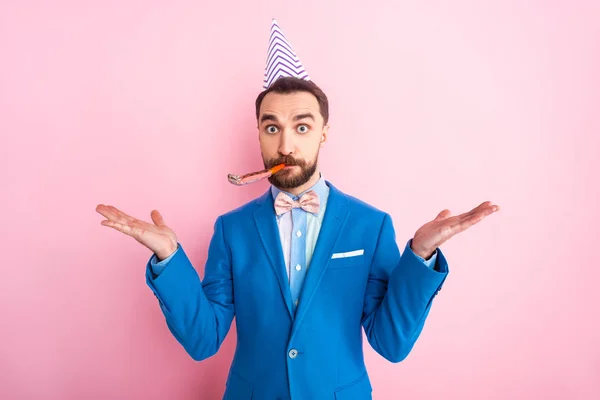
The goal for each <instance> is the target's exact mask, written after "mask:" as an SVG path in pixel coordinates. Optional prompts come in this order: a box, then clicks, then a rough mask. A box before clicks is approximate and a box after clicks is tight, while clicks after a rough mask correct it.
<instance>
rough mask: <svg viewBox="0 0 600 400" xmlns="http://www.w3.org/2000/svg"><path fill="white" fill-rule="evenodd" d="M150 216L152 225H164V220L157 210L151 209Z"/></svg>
mask: <svg viewBox="0 0 600 400" xmlns="http://www.w3.org/2000/svg"><path fill="white" fill-rule="evenodd" d="M150 217H151V218H152V222H154V225H156V226H165V225H166V224H165V220H164V219H163V217H162V215H160V213H159V212H158V210H152V212H151V213H150Z"/></svg>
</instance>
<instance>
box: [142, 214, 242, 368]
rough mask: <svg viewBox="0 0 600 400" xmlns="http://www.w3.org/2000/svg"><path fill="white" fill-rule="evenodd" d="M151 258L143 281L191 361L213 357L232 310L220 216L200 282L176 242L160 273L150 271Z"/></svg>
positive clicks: (227, 254) (228, 263)
mask: <svg viewBox="0 0 600 400" xmlns="http://www.w3.org/2000/svg"><path fill="white" fill-rule="evenodd" d="M151 261H152V260H149V261H148V263H147V265H146V283H147V284H148V286H149V287H150V289H152V291H153V292H154V295H155V296H156V297H157V299H158V302H159V304H160V308H161V310H162V312H163V314H164V316H165V319H166V322H167V326H168V327H169V330H170V331H171V333H172V334H173V336H175V338H176V339H177V341H178V342H179V343H181V345H182V346H183V347H184V348H185V350H186V351H187V353H188V354H189V355H190V356H191V357H192V358H193V359H194V360H197V361H200V360H204V359H206V358H208V357H211V356H213V355H214V354H215V353H216V352H217V351H218V350H219V348H220V346H221V344H222V343H223V340H224V339H225V336H226V335H227V333H228V332H229V329H230V327H231V321H232V319H233V316H234V313H235V309H234V304H233V282H232V272H231V253H230V249H229V247H228V245H227V243H226V242H225V235H224V233H223V221H222V217H219V218H218V219H217V221H216V222H215V225H214V234H213V236H212V239H211V242H210V246H209V249H208V259H207V260H206V266H205V274H204V281H203V282H202V281H201V280H200V277H199V276H198V273H197V272H196V270H195V269H194V267H193V266H192V264H191V262H190V260H189V258H188V257H187V255H186V254H185V251H184V250H183V247H181V245H179V244H178V250H177V251H176V252H175V254H174V255H173V258H172V259H170V260H169V261H168V263H167V265H166V266H165V267H164V269H163V270H162V271H161V272H160V275H155V274H154V273H153V271H152V263H151Z"/></svg>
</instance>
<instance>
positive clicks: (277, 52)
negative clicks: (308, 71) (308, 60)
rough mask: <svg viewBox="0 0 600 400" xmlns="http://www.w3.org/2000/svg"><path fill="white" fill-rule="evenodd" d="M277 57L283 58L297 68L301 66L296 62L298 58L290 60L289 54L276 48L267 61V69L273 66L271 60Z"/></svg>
mask: <svg viewBox="0 0 600 400" xmlns="http://www.w3.org/2000/svg"><path fill="white" fill-rule="evenodd" d="M277 57H283V58H285V59H287V60H288V61H289V62H291V63H292V64H294V65H295V66H297V67H298V66H301V65H302V63H301V62H300V60H298V57H296V58H292V57H290V54H289V53H288V52H287V51H285V50H284V49H282V48H278V49H277V50H275V51H274V52H273V54H271V56H270V57H269V60H268V61H267V68H270V66H271V65H273V59H274V58H277Z"/></svg>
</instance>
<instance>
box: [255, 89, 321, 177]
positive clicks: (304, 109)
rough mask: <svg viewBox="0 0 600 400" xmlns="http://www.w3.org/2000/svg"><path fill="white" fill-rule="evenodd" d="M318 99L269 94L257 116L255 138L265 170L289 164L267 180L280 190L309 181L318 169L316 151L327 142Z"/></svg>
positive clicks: (304, 96)
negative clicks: (257, 141)
mask: <svg viewBox="0 0 600 400" xmlns="http://www.w3.org/2000/svg"><path fill="white" fill-rule="evenodd" d="M328 129H329V125H325V126H324V125H323V117H322V116H321V113H320V112H319V103H318V102H317V98H316V97H315V96H313V95H312V94H311V93H308V92H294V93H288V94H280V93H275V92H270V93H269V94H267V95H266V96H265V97H264V99H263V101H262V103H261V105H260V110H259V115H258V132H259V133H258V139H259V142H260V151H261V154H262V159H263V162H264V164H265V168H271V167H273V166H275V165H277V164H281V163H285V164H286V165H289V166H288V167H286V168H284V169H283V170H281V171H279V172H277V173H276V174H274V175H273V176H271V177H270V178H269V182H271V184H273V185H274V186H276V187H278V188H280V189H293V188H296V187H298V186H301V185H303V184H305V183H306V182H308V181H309V180H310V178H311V177H312V176H313V175H314V173H315V171H316V169H317V160H318V156H319V149H320V148H321V146H323V144H324V143H325V141H326V140H327V130H328Z"/></svg>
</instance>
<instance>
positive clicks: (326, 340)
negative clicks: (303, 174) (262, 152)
mask: <svg viewBox="0 0 600 400" xmlns="http://www.w3.org/2000/svg"><path fill="white" fill-rule="evenodd" d="M326 183H327V185H328V186H329V188H330V193H329V199H328V203H327V209H326V211H325V215H324V219H323V224H322V227H321V231H320V233H319V236H318V239H317V244H316V247H315V250H314V254H313V258H312V261H311V264H310V268H309V269H308V272H307V275H306V278H305V281H304V286H303V289H302V293H301V296H300V302H299V305H298V307H297V310H296V312H295V313H294V312H293V311H292V310H293V308H292V300H291V295H290V289H289V283H288V277H287V273H286V268H285V263H284V258H283V251H282V247H281V242H280V239H279V231H278V227H277V221H276V217H275V212H274V208H273V197H272V195H271V191H270V190H268V191H267V192H266V193H265V194H264V195H263V196H261V197H259V198H257V199H255V200H253V201H251V202H249V203H247V204H245V205H243V206H241V207H239V208H237V209H235V210H233V211H230V212H228V213H227V214H224V215H221V216H220V217H218V218H217V220H216V222H215V225H214V235H213V236H212V239H211V242H210V246H209V251H208V259H207V261H206V266H205V275H204V280H202V281H201V280H200V278H199V276H198V274H197V272H196V270H195V269H194V267H193V266H192V264H191V263H190V260H189V258H188V257H187V256H186V254H185V252H184V251H183V248H182V247H181V244H179V251H178V252H177V253H176V254H175V256H174V257H173V258H172V259H171V260H170V261H169V264H168V266H167V267H166V268H165V270H164V271H162V273H161V274H160V275H158V276H155V275H154V274H153V272H152V270H151V265H150V261H149V262H148V264H147V268H146V281H147V283H148V285H149V286H150V288H151V289H152V291H153V292H154V294H155V295H156V297H157V298H158V301H159V304H160V307H161V310H162V312H163V314H164V316H165V318H166V322H167V325H168V327H169V329H170V331H171V332H172V334H173V335H174V336H175V338H176V339H177V340H178V341H179V343H181V345H182V346H183V347H184V348H185V350H186V351H187V353H188V354H189V355H190V356H191V357H192V358H193V359H194V360H198V361H200V360H203V359H206V358H208V357H211V356H212V355H214V354H215V353H216V352H217V351H218V350H219V347H220V346H221V343H222V342H223V339H224V338H225V336H226V335H227V333H228V331H229V329H230V327H231V322H232V320H233V317H234V316H235V317H236V329H237V346H236V350H235V355H234V357H233V361H232V364H231V368H230V371H229V375H228V378H227V384H226V389H225V395H224V399H234V400H246V399H253V400H274V399H290V400H319V399H328V400H331V399H337V400H348V399H352V400H363V399H371V392H372V390H371V383H370V380H369V376H368V374H367V370H366V368H365V363H364V358H363V337H362V331H361V326H362V327H363V328H364V331H365V333H366V337H367V339H368V341H369V343H370V345H371V346H372V347H373V349H375V351H376V352H377V353H379V354H380V355H382V356H383V357H385V358H386V359H387V360H389V361H391V362H399V361H401V360H403V359H404V358H405V357H406V356H407V355H408V353H409V352H410V351H411V349H412V347H413V345H414V343H415V341H416V340H417V338H418V336H419V335H420V333H421V330H422V329H423V324H424V323H425V319H426V317H427V315H428V313H429V310H430V307H431V303H432V301H433V298H434V297H435V296H436V295H437V293H438V292H439V290H440V288H441V287H442V284H443V282H444V280H445V279H446V276H447V274H448V264H447V262H446V259H445V257H444V255H443V254H442V252H441V250H440V249H439V248H438V249H437V250H438V255H437V260H436V265H435V268H433V269H432V268H428V267H427V266H426V265H424V263H423V262H422V261H420V260H419V259H418V258H417V257H416V256H415V254H414V253H413V252H412V251H410V249H409V247H408V246H409V245H410V242H411V241H410V240H409V241H408V243H407V244H406V246H407V247H406V248H405V251H404V252H403V253H402V255H400V251H399V249H398V246H397V244H396V237H395V232H394V227H393V225H392V219H391V218H390V216H389V215H388V214H387V213H384V212H382V211H379V210H377V209H376V208H374V207H372V206H370V205H368V204H366V203H364V202H362V201H360V200H358V199H356V198H354V197H352V196H349V195H347V194H344V193H342V192H341V191H340V190H338V189H336V188H335V187H334V186H333V185H332V184H331V183H330V182H326ZM354 250H364V252H363V254H362V255H359V256H354V257H337V256H336V257H334V258H333V259H332V255H333V254H334V253H345V252H351V251H354ZM358 253H360V252H358Z"/></svg>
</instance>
